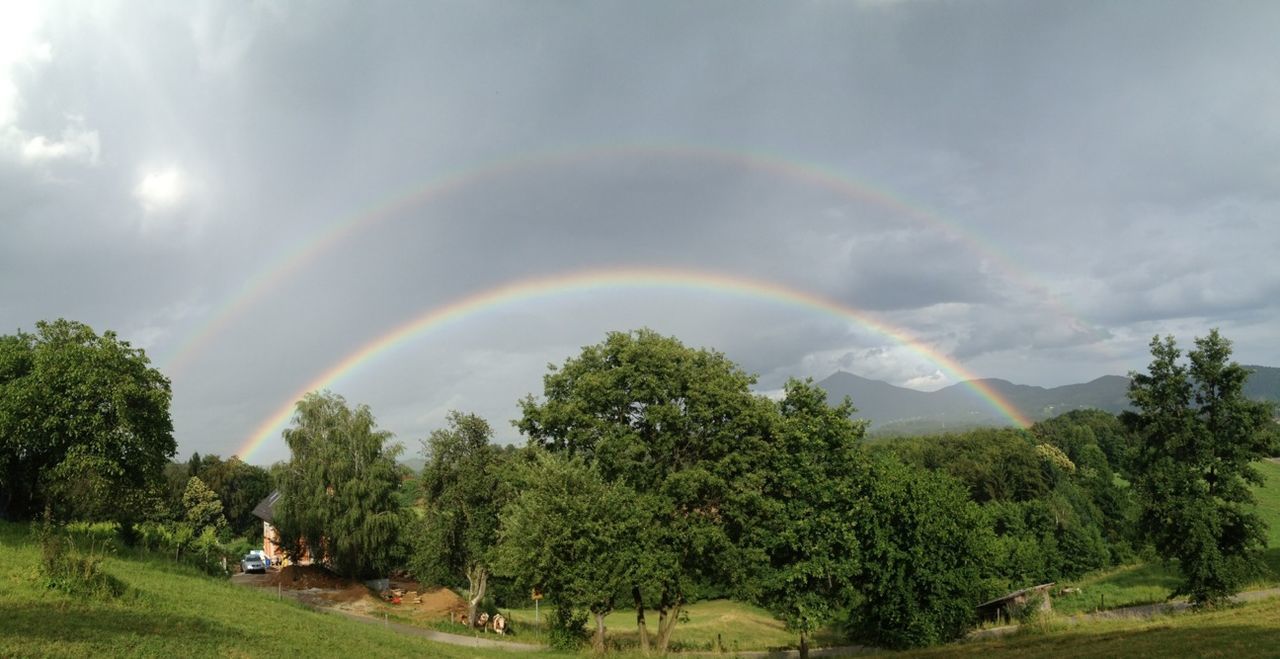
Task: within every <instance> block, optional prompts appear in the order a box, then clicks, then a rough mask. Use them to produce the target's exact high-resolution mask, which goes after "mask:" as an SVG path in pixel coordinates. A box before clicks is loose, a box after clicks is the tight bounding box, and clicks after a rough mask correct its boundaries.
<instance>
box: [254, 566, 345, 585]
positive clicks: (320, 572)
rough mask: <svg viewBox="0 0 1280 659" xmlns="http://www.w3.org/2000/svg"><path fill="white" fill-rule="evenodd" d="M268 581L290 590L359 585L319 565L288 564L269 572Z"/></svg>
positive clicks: (270, 583) (269, 583)
mask: <svg viewBox="0 0 1280 659" xmlns="http://www.w3.org/2000/svg"><path fill="white" fill-rule="evenodd" d="M266 583H267V584H268V585H271V586H275V585H279V586H280V587H282V588H288V589H290V590H307V589H308V588H323V589H325V590H342V589H346V588H348V587H350V586H353V585H359V584H356V583H355V582H353V581H351V580H350V579H343V578H342V577H340V576H338V575H336V574H334V573H332V572H330V571H328V570H326V569H324V568H323V567H320V566H319V565H286V566H285V567H284V568H283V569H281V570H280V571H279V572H272V573H268V574H267V579H266ZM362 588H363V586H362Z"/></svg>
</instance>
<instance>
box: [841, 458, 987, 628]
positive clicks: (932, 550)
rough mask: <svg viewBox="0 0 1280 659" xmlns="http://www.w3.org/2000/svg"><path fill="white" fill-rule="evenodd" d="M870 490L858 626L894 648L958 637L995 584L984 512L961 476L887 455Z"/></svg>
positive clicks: (853, 623)
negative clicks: (922, 467) (970, 495)
mask: <svg viewBox="0 0 1280 659" xmlns="http://www.w3.org/2000/svg"><path fill="white" fill-rule="evenodd" d="M863 487H864V488H865V493H864V494H863V495H862V496H863V497H864V498H865V500H866V502H867V507H866V517H864V518H863V519H861V520H860V521H861V524H860V526H861V529H862V530H861V534H862V538H861V554H862V565H863V569H862V571H861V573H860V575H859V588H858V599H857V602H856V603H855V605H854V607H853V609H852V613H851V614H850V618H849V627H850V629H851V631H852V632H853V633H854V634H855V635H856V636H858V637H860V638H865V639H868V640H871V641H873V642H874V643H876V644H879V645H884V646H888V647H909V646H919V645H930V644H934V643H941V642H944V641H950V640H953V639H956V638H959V637H960V636H962V635H963V634H964V633H965V632H966V631H967V630H968V628H969V627H970V626H971V625H972V623H973V621H974V616H975V612H974V606H975V605H977V604H978V603H979V602H981V601H982V600H983V598H985V597H987V596H988V595H990V594H991V593H992V588H993V586H992V581H991V579H990V575H991V572H992V566H991V565H990V563H989V561H990V557H991V554H992V547H993V546H994V538H993V537H992V534H991V531H990V529H989V528H988V527H986V526H985V525H984V524H983V516H982V512H981V511H980V509H979V508H978V506H977V505H975V504H974V503H973V502H972V501H970V500H969V499H968V497H966V496H965V492H964V488H963V487H962V486H961V485H960V484H959V483H958V482H956V481H955V480H954V479H952V478H949V477H947V476H945V475H943V474H939V473H936V472H930V471H926V470H921V469H917V468H912V467H911V466H909V465H904V464H902V463H901V462H899V461H897V460H895V459H892V458H889V457H888V456H881V459H878V460H876V461H875V462H874V464H873V469H872V470H871V473H870V474H869V478H867V479H866V480H865V481H864V484H863Z"/></svg>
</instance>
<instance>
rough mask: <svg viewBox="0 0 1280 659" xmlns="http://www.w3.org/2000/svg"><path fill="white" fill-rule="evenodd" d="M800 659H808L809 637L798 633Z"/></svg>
mask: <svg viewBox="0 0 1280 659" xmlns="http://www.w3.org/2000/svg"><path fill="white" fill-rule="evenodd" d="M800 659H809V635H808V634H806V633H804V632H800Z"/></svg>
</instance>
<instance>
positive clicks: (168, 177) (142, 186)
mask: <svg viewBox="0 0 1280 659" xmlns="http://www.w3.org/2000/svg"><path fill="white" fill-rule="evenodd" d="M186 193H187V185H186V180H185V178H184V177H183V175H182V172H180V171H178V169H177V168H175V167H169V168H166V169H160V170H155V171H151V172H148V173H147V174H146V175H144V176H143V177H142V181H141V182H140V183H138V187H136V188H134V189H133V196H134V197H135V198H136V199H137V200H138V203H140V204H142V209H143V210H145V211H146V212H147V213H158V212H163V211H167V210H171V209H173V208H175V207H176V206H178V205H179V204H180V203H182V201H183V199H185V198H186Z"/></svg>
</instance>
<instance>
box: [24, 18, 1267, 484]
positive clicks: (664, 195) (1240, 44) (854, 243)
mask: <svg viewBox="0 0 1280 659" xmlns="http://www.w3.org/2000/svg"><path fill="white" fill-rule="evenodd" d="M1277 29H1280V3H1274V2H1256V3H1247V2H1228V3H1222V2H1202V3H1176V2H1175V3H1171V2H1165V1H1160V2H1155V1H1152V2H1141V1H1132V2H1124V3H1110V2H1107V3H1104V2H1070V3H1028V2H1015V1H1010V2H995V1H983V0H972V1H968V2H961V1H941V0H940V1H931V0H914V1H898V2H895V1H891V0H875V1H865V2H858V1H854V0H850V1H847V2H836V1H814V2H771V3H756V2H743V1H741V0H733V1H731V2H711V1H704V2H671V3H665V2H658V3H634V2H616V3H615V2H580V3H570V2H517V1H514V0H511V1H504V2H484V1H476V0H468V1H466V2H449V3H435V2H407V1H405V2H387V1H383V2H353V3H335V2H314V1H308V2H297V3H294V2H226V1H223V2H195V3H189V2H177V1H175V2H148V3H143V2H120V3H111V2H105V3H89V2H80V1H76V2H69V3H66V4H58V3H52V4H39V3H35V4H33V3H26V2H16V3H8V2H6V3H4V4H0V332H4V333H9V332H13V331H16V330H19V329H23V330H31V329H33V328H34V325H35V323H36V322H37V321H39V320H41V319H52V318H57V317H66V318H72V319H77V320H81V321H84V322H86V323H88V324H90V325H91V326H93V327H94V328H95V329H97V330H99V331H102V330H107V329H112V330H115V331H117V332H118V333H119V334H120V335H121V336H122V337H123V338H125V339H127V340H129V341H131V342H133V343H134V344H135V345H138V346H141V347H144V348H145V349H146V351H147V353H148V355H149V356H150V357H151V358H152V360H153V361H154V363H155V364H156V365H157V366H158V367H160V368H161V369H162V370H163V371H164V372H165V373H166V374H167V375H168V376H169V377H170V378H171V379H172V382H173V391H174V403H173V417H174V424H175V430H176V436H177V438H178V441H179V452H180V454H182V455H186V454H187V453H189V452H191V451H193V450H198V451H200V452H202V453H220V454H223V455H227V454H230V453H233V452H235V451H236V450H237V449H238V448H239V447H241V446H242V445H243V444H244V443H245V442H246V441H247V440H248V439H249V438H250V437H251V436H252V435H253V433H254V432H255V431H256V430H257V429H258V428H259V426H261V425H262V424H263V423H264V422H265V421H266V420H267V419H269V418H270V417H271V416H272V414H274V413H275V412H276V411H277V410H279V409H280V408H281V407H282V406H286V405H288V404H289V403H290V401H291V400H293V396H294V395H295V394H296V393H297V392H298V391H299V390H301V389H302V388H303V387H305V386H306V385H307V384H308V383H312V382H315V381H317V378H319V377H320V376H321V374H323V373H325V372H326V371H328V370H329V369H331V368H333V367H334V366H335V365H337V364H340V363H341V362H342V361H343V360H344V359H346V358H347V357H348V356H349V355H351V354H352V353H354V352H356V351H358V350H360V349H361V348H362V347H363V346H366V345H369V344H370V343H371V342H374V341H377V340H378V339H379V337H381V336H384V335H386V334H387V333H388V332H390V331H392V330H394V329H396V328H397V327H399V326H401V325H402V324H404V323H405V322H407V321H409V320H411V319H413V318H415V317H420V316H422V314H424V313H429V312H430V311H431V310H432V309H438V308H442V307H443V306H444V305H449V304H451V303H453V302H456V301H459V300H465V299H467V298H469V297H471V296H475V295H477V294H483V293H484V292H486V291H489V290H491V289H494V288H495V287H499V286H503V285H508V284H511V283H512V282H521V281H525V282H528V281H536V280H538V279H539V278H546V277H556V276H561V275H570V276H572V275H573V274H574V273H580V272H584V271H590V270H609V269H616V268H623V267H627V268H652V269H679V270H696V271H700V272H706V273H715V274H716V275H719V276H725V277H735V278H747V279H750V280H753V281H756V282H768V283H770V284H774V285H779V286H784V287H787V288H789V289H794V290H796V291H799V292H802V293H804V294H808V295H813V296H819V297H821V298H823V299H826V300H829V301H831V302H834V303H836V304H839V305H843V306H846V307H849V308H851V309H857V310H859V312H860V313H862V314H863V315H864V318H868V319H871V320H873V321H874V322H875V323H880V324H882V325H883V326H885V327H891V328H896V329H895V330H894V332H896V333H897V334H899V335H900V336H909V337H912V338H913V339H915V340H918V341H920V342H921V345H924V346H927V349H925V350H920V349H914V348H911V347H909V346H904V345H903V344H902V343H901V342H900V341H899V340H897V339H894V338H893V337H891V336H888V335H886V334H885V333H883V332H877V331H874V329H872V328H870V327H869V326H868V325H867V324H866V323H859V322H856V321H854V320H852V319H851V318H849V317H842V316H840V315H838V314H832V313H829V312H822V311H818V310H815V309H814V308H809V307H804V306H802V305H795V304H788V303H780V302H779V301H778V300H777V299H773V298H768V297H765V296H756V295H751V294H747V295H742V294H729V293H727V292H725V291H724V290H716V289H714V288H711V287H706V286H699V285H692V284H691V285H687V286H643V285H640V286H626V287H597V288H592V289H584V290H575V291H567V292H565V291H561V292H559V293H557V292H556V291H555V290H554V289H552V290H547V291H544V293H545V294H543V295H538V296H532V297H528V296H526V297H522V298H515V299H513V300H510V301H508V302H505V303H502V304H497V305H490V306H487V307H481V308H479V310H478V311H476V312H475V313H469V314H463V315H461V316H459V317H457V318H455V319H454V322H451V323H449V324H445V325H440V326H432V327H431V328H429V329H428V330H427V331H424V332H420V333H418V334H416V335H414V336H411V337H409V338H407V339H406V340H404V341H401V342H400V343H398V344H396V345H395V346H393V347H391V348H389V349H387V350H385V351H383V352H382V353H380V354H379V355H378V356H376V357H374V358H372V359H368V360H365V361H363V362H362V363H360V365H359V366H357V367H355V368H353V369H350V370H349V371H348V372H346V373H345V375H344V376H343V377H341V378H338V379H336V380H334V381H333V382H331V383H330V386H331V387H332V388H333V389H334V390H335V391H337V392H339V393H341V394H343V395H344V396H346V397H347V398H348V400H350V401H352V402H359V403H367V404H369V405H370V406H371V407H372V408H373V411H374V413H375V415H377V417H378V419H379V421H380V423H381V425H383V426H384V427H386V428H387V429H389V430H391V431H393V432H395V433H396V435H397V437H398V438H399V439H400V440H401V441H403V442H404V443H405V444H406V445H407V446H408V447H409V449H410V450H409V452H410V453H413V452H414V451H416V449H417V446H418V440H419V439H420V438H421V437H423V436H424V435H425V434H426V433H427V432H429V431H430V430H431V429H433V428H435V427H438V426H439V424H440V423H441V420H442V418H443V416H444V414H445V413H446V412H447V411H448V410H450V409H462V410H466V411H475V412H478V413H480V414H482V415H484V416H486V417H487V418H488V419H489V420H490V421H491V422H492V423H493V424H494V426H495V427H496V428H497V430H498V434H499V437H500V438H501V439H504V440H508V441H510V440H515V439H517V437H516V435H515V432H514V430H512V429H511V428H510V426H509V423H508V421H509V420H510V419H511V418H512V417H513V416H514V415H515V411H516V406H515V401H516V399H517V398H518V397H520V396H522V395H524V394H526V393H530V392H534V393H536V392H538V391H539V390H540V387H541V379H540V378H541V375H542V373H544V372H545V368H546V364H547V363H548V362H557V363H558V362H561V361H563V360H564V359H565V358H566V357H568V356H570V355H572V354H574V353H575V352H576V351H577V350H578V349H579V348H580V347H581V346H583V345H585V344H589V343H595V342H597V341H599V340H601V338H603V336H604V334H605V333H606V332H607V331H609V330H622V329H629V328H636V327H642V326H648V327H652V328H654V329H657V330H659V331H662V332H664V333H668V334H674V335H676V336H678V337H680V338H681V339H682V340H684V341H685V342H686V343H687V344H691V345H696V346H709V347H715V348H717V349H720V350H722V351H724V352H725V353H727V354H728V356H729V357H730V358H732V359H734V360H736V361H737V362H739V363H740V364H742V365H743V366H744V367H745V368H747V369H748V370H750V371H752V372H754V373H757V374H759V376H760V382H759V386H760V389H761V390H763V391H768V390H773V389H776V388H778V387H780V386H781V384H782V383H783V382H784V381H785V379H786V378H787V377H789V376H812V377H815V378H822V377H826V376H827V375H830V374H831V373H832V372H834V371H836V370H840V369H843V370H847V371H850V372H853V373H857V374H860V375H864V376H867V377H873V378H879V379H883V380H886V381H889V382H892V383H894V384H899V385H905V386H912V387H916V388H920V389H936V388H938V387H942V386H946V385H949V384H954V383H955V382H956V380H957V377H963V375H964V374H965V373H968V374H972V375H975V376H979V377H1001V378H1005V379H1008V380H1013V381H1015V382H1021V383H1026V384H1036V385H1043V386H1050V385H1059V384H1066V383H1071V382H1079V381H1085V380H1089V379H1092V378H1094V377H1097V376H1100V375H1103V374H1108V373H1125V372H1127V371H1129V370H1131V369H1135V368H1142V367H1143V366H1144V365H1145V364H1146V362H1147V359H1146V344H1147V342H1148V341H1149V339H1150V338H1151V336H1152V335H1153V334H1156V333H1161V334H1165V333H1172V334H1174V335H1176V336H1177V337H1179V339H1181V340H1182V341H1184V342H1189V341H1190V340H1191V338H1192V337H1194V336H1197V335H1202V334H1204V333H1205V332H1207V331H1208V329H1209V328H1212V327H1219V328H1221V329H1222V331H1223V333H1224V334H1225V335H1226V336H1228V337H1229V338H1231V339H1233V340H1234V341H1235V345H1236V357H1237V358H1238V359H1239V360H1241V361H1243V362H1246V363H1262V364H1270V365H1280V344H1278V343H1277V341H1276V340H1275V338H1276V334H1275V331H1274V329H1275V328H1276V326H1277V320H1278V319H1280V304H1278V303H1280V258H1277V257H1276V254H1277V252H1278V251H1280V39H1276V38H1275V35H1276V33H1277ZM639 283H643V282H639ZM929 351H936V352H937V353H939V354H942V355H945V356H946V357H947V358H949V359H952V360H954V361H955V362H956V363H958V364H960V365H961V367H962V370H959V371H952V370H949V369H947V368H946V367H945V364H939V363H937V362H935V361H934V360H931V359H930V358H929V356H928V352H929ZM855 403H856V401H855ZM271 431H272V433H273V436H274V437H275V439H272V440H271V441H269V442H267V443H266V444H265V445H263V447H262V448H261V449H260V450H258V451H256V452H254V454H253V455H251V456H250V459H251V461H254V462H269V461H272V460H275V459H280V458H283V457H286V450H285V449H284V446H283V442H282V441H281V440H279V439H278V429H271Z"/></svg>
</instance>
